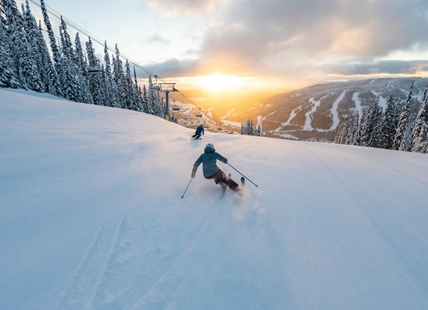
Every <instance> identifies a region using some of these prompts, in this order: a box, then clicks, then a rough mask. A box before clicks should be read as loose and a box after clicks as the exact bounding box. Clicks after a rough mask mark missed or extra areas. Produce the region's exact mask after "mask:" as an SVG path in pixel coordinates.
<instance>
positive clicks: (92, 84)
mask: <svg viewBox="0 0 428 310" xmlns="http://www.w3.org/2000/svg"><path fill="white" fill-rule="evenodd" d="M86 55H87V56H88V64H89V67H91V68H97V69H99V70H101V63H100V60H99V59H98V58H97V57H96V56H95V49H94V47H93V45H92V40H91V38H88V41H87V42H86ZM88 80H89V90H90V92H91V94H92V98H93V100H94V104H96V105H106V104H105V101H106V94H105V92H104V89H105V88H104V81H103V80H102V74H99V73H94V74H91V75H89V78H88Z"/></svg>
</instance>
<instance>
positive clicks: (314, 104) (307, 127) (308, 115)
mask: <svg viewBox="0 0 428 310" xmlns="http://www.w3.org/2000/svg"><path fill="white" fill-rule="evenodd" d="M328 95H329V94H327V95H325V96H323V97H321V99H320V100H314V98H309V103H310V104H311V105H312V108H311V110H310V111H309V112H306V114H305V117H306V121H305V125H304V126H303V130H308V131H311V130H314V129H313V128H312V114H313V113H315V112H316V110H317V109H318V107H319V106H320V104H321V100H323V99H324V98H326V97H327V96H328Z"/></svg>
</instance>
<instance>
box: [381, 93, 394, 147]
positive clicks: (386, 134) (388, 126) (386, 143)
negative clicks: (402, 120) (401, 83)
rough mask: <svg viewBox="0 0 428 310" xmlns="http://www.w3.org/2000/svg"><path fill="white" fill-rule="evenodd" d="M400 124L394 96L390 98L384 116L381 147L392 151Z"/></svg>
mask: <svg viewBox="0 0 428 310" xmlns="http://www.w3.org/2000/svg"><path fill="white" fill-rule="evenodd" d="M397 124H398V108H397V106H396V104H395V101H394V98H393V96H392V94H391V95H390V96H389V97H388V100H387V104H386V109H385V113H384V114H383V120H382V128H381V140H380V144H379V147H380V148H383V149H388V150H389V149H391V148H392V145H393V143H394V137H395V132H396V130H397Z"/></svg>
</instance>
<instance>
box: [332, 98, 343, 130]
mask: <svg viewBox="0 0 428 310" xmlns="http://www.w3.org/2000/svg"><path fill="white" fill-rule="evenodd" d="M345 94H346V90H344V91H343V92H342V93H341V94H340V95H339V97H337V99H336V100H335V101H334V102H333V107H332V108H331V113H332V114H333V124H332V125H331V127H330V129H329V131H330V130H335V129H336V128H337V126H339V123H340V119H339V113H338V111H337V108H338V106H339V103H340V102H341V101H342V100H343V98H344V97H345Z"/></svg>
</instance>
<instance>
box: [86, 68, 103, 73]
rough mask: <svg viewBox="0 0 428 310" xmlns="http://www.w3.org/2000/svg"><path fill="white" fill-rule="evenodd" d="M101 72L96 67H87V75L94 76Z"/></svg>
mask: <svg viewBox="0 0 428 310" xmlns="http://www.w3.org/2000/svg"><path fill="white" fill-rule="evenodd" d="M100 72H102V70H101V68H98V67H88V73H89V74H96V73H100Z"/></svg>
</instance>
